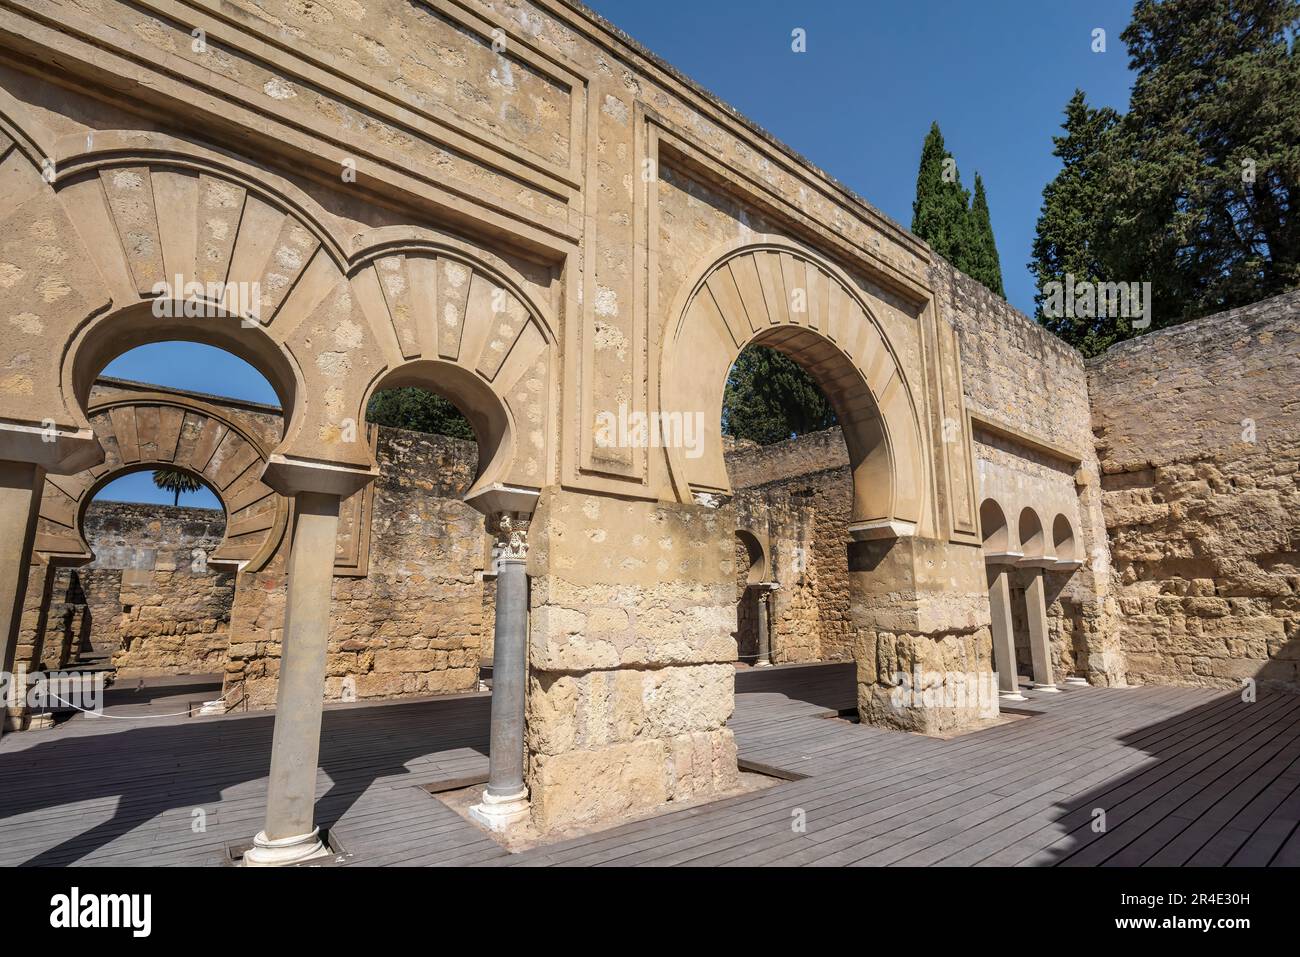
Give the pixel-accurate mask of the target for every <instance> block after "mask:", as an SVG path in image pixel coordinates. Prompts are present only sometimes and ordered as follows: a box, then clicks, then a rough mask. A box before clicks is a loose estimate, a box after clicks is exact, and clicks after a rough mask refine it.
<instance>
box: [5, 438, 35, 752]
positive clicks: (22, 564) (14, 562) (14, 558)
mask: <svg viewBox="0 0 1300 957" xmlns="http://www.w3.org/2000/svg"><path fill="white" fill-rule="evenodd" d="M44 487H45V470H44V469H42V468H41V467H40V466H39V465H32V464H31V463H28V462H0V641H3V642H4V644H3V645H0V672H2V673H3V674H2V675H0V677H3V679H4V688H3V693H4V701H3V702H0V714H3V715H4V720H0V734H3V733H4V725H5V724H8V723H10V722H12V723H13V725H14V726H16V727H21V726H22V724H23V722H24V720H25V719H24V715H25V714H26V695H27V688H26V682H25V681H24V682H23V686H22V687H19V686H18V684H17V683H16V677H15V676H14V675H13V671H14V656H15V653H16V651H17V649H18V631H19V629H20V627H21V625H22V617H23V604H24V602H25V600H26V597H27V575H28V571H29V569H30V567H31V561H32V544H33V542H34V540H35V537H36V518H37V515H38V514H39V513H40V509H41V491H42V490H43V489H44ZM11 681H12V682H15V683H14V684H11V683H10V682H11ZM11 697H12V698H13V699H14V700H13V704H14V707H13V709H12V711H11V709H10V708H9V705H10V703H11V702H10V698H11Z"/></svg>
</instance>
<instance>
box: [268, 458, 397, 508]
mask: <svg viewBox="0 0 1300 957" xmlns="http://www.w3.org/2000/svg"><path fill="white" fill-rule="evenodd" d="M378 477H379V469H378V468H376V467H374V466H369V467H362V466H357V465H348V464H345V463H341V462H315V461H311V460H308V459H300V458H297V457H296V456H287V455H282V454H280V453H279V452H276V453H274V454H272V455H271V458H270V459H269V460H268V461H267V463H266V467H265V468H264V469H263V470H262V481H263V482H265V483H266V484H267V485H269V486H270V487H271V488H273V489H274V490H275V491H277V492H279V493H280V494H281V495H288V496H293V495H297V494H298V493H299V492H318V493H320V494H322V495H337V496H339V498H347V496H349V495H351V494H352V493H353V492H356V491H357V490H358V489H361V488H364V487H365V486H366V485H368V484H369V483H370V482H373V481H374V480H375V479H376V478H378Z"/></svg>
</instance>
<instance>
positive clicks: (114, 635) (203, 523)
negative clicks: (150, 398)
mask: <svg viewBox="0 0 1300 957" xmlns="http://www.w3.org/2000/svg"><path fill="white" fill-rule="evenodd" d="M225 524H226V523H225V516H224V515H223V514H222V513H221V511H219V510H213V509H204V508H172V507H165V506H162V507H160V506H156V505H140V504H136V503H128V502H108V501H96V502H93V503H91V505H90V507H89V508H88V509H87V510H86V518H85V534H86V540H87V541H88V542H89V543H90V546H91V549H92V551H93V552H94V554H95V558H94V560H93V561H92V562H90V563H89V564H88V565H84V566H81V567H79V568H64V569H60V570H59V572H58V576H57V578H56V580H55V584H54V595H53V598H54V599H55V600H56V601H57V602H58V603H59V604H61V605H62V606H64V607H66V608H74V609H77V610H78V611H79V612H80V613H79V614H74V615H73V616H70V617H71V619H72V620H75V621H77V622H78V624H79V627H78V629H77V631H78V634H77V635H76V636H75V641H73V642H71V648H70V654H71V657H72V659H73V660H75V659H76V657H77V656H78V655H80V654H86V653H89V652H91V651H96V652H101V653H111V654H112V661H113V664H114V666H115V667H116V669H117V674H118V676H119V677H142V676H149V675H160V674H214V673H215V674H219V673H221V671H222V669H223V667H224V664H225V655H226V647H227V645H228V644H229V626H230V607H231V601H232V598H233V593H234V574H233V573H232V572H231V571H230V570H229V569H222V568H218V567H216V566H210V565H208V564H207V561H206V556H207V555H208V554H209V553H211V552H212V551H213V550H215V549H216V547H217V545H218V544H219V543H220V542H221V537H222V535H223V533H224V531H225ZM51 617H56V616H51ZM57 617H58V618H60V619H63V618H64V616H63V615H59V616H57ZM70 624H71V622H70V621H69V626H70ZM68 646H69V642H67V641H66V640H60V639H59V638H57V637H55V636H53V635H51V634H49V633H47V636H46V640H45V642H44V648H45V649H46V650H45V654H44V656H43V664H45V665H46V666H47V667H58V666H59V665H61V664H66V663H67V657H65V656H64V655H60V657H63V659H64V660H63V661H60V662H55V661H53V660H51V652H52V651H53V650H55V649H59V648H60V647H62V648H64V649H67V648H68Z"/></svg>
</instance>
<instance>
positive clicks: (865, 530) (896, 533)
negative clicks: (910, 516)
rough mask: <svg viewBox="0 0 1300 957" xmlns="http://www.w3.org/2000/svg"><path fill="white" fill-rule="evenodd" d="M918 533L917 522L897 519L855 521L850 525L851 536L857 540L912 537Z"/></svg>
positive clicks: (867, 540)
mask: <svg viewBox="0 0 1300 957" xmlns="http://www.w3.org/2000/svg"><path fill="white" fill-rule="evenodd" d="M915 535H916V522H903V521H898V520H896V519H877V520H875V521H870V522H854V523H853V524H852V525H850V526H849V536H850V537H851V538H852V539H853V540H854V541H855V542H869V541H874V540H876V539H881V538H912V537H913V536H915Z"/></svg>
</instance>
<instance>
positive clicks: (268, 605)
mask: <svg viewBox="0 0 1300 957" xmlns="http://www.w3.org/2000/svg"><path fill="white" fill-rule="evenodd" d="M376 454H377V456H378V459H379V469H380V474H379V478H378V479H377V480H376V482H375V489H374V499H373V503H372V518H371V528H370V550H369V566H368V569H367V574H366V575H365V576H359V577H347V576H336V577H335V579H334V589H333V604H332V607H331V617H330V638H329V657H328V660H327V676H326V681H325V696H326V698H327V699H328V700H342V701H354V700H358V699H364V698H392V697H399V696H403V695H423V694H443V693H455V692H463V691H473V690H475V689H477V687H478V677H479V661H480V654H481V642H482V638H483V631H484V623H483V618H484V614H483V608H484V594H483V582H482V572H483V565H484V554H485V552H484V530H483V517H482V516H481V515H480V514H479V513H478V512H476V511H474V510H473V509H471V508H470V507H469V506H467V505H465V504H464V503H463V502H461V501H460V498H461V496H463V495H464V493H465V491H466V490H467V489H468V488H469V486H470V484H471V483H472V481H473V478H474V474H475V470H476V468H477V463H478V453H477V450H476V448H475V446H474V444H473V443H472V442H466V441H464V440H461V439H453V438H448V437H446V436H441V435H427V434H423V433H418V432H408V431H405V430H401V429H390V428H386V427H381V428H380V429H379V432H378V441H377V444H376ZM284 598H285V575H284V568H283V563H282V562H279V561H277V562H275V563H273V564H272V565H271V566H268V568H267V569H266V570H265V571H263V572H260V573H258V574H256V575H241V577H240V582H239V588H238V594H237V597H236V608H235V629H234V630H235V633H236V635H237V636H238V635H243V634H247V635H256V636H258V640H254V641H238V640H236V642H235V643H234V644H233V645H232V648H231V665H230V675H229V677H228V679H227V680H228V683H229V684H231V685H236V684H242V686H243V690H244V693H245V694H246V695H247V700H248V703H249V706H250V707H271V706H273V705H274V704H275V693H276V681H275V679H276V676H277V674H278V673H279V657H280V641H281V635H282V626H283V615H284ZM488 627H490V623H489V626H488Z"/></svg>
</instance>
